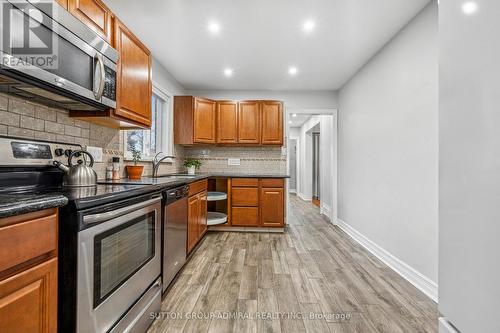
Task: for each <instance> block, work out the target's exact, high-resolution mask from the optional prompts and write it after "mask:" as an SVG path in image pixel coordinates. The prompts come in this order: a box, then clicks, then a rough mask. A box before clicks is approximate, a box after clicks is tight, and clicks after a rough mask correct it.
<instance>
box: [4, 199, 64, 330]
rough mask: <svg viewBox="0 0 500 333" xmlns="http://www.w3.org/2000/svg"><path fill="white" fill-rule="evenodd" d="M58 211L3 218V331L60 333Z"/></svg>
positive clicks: (52, 210)
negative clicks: (58, 312)
mask: <svg viewBox="0 0 500 333" xmlns="http://www.w3.org/2000/svg"><path fill="white" fill-rule="evenodd" d="M57 220H58V212H57V209H56V208H52V209H46V210H42V211H38V212H33V213H28V214H23V215H18V216H12V217H7V218H1V219H0V257H1V259H0V332H9V333H17V332H19V333H24V332H30V333H31V332H43V333H55V332H57V232H58V231H57Z"/></svg>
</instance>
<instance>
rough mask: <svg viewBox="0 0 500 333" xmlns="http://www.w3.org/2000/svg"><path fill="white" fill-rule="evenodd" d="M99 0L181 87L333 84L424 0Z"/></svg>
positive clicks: (324, 86)
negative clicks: (216, 27)
mask: <svg viewBox="0 0 500 333" xmlns="http://www.w3.org/2000/svg"><path fill="white" fill-rule="evenodd" d="M104 1H105V3H106V4H107V5H109V7H110V8H111V9H112V10H113V12H115V13H116V14H117V15H118V16H119V17H120V18H121V19H122V21H124V22H125V24H126V25H127V26H128V27H129V28H130V29H131V30H132V31H134V33H135V34H136V35H138V36H139V38H140V39H141V40H142V41H143V42H145V44H146V45H147V46H148V47H149V48H150V49H151V51H152V52H153V55H154V56H155V58H156V59H158V61H159V62H160V63H161V64H163V65H164V66H165V68H167V70H168V71H169V72H170V73H171V74H172V75H173V76H174V77H175V78H176V79H177V80H178V81H179V83H180V84H182V85H183V86H184V87H185V88H187V89H233V90H234V89H261V90H336V89H338V88H340V87H341V86H342V85H343V84H344V83H345V82H346V81H347V80H348V79H349V78H350V77H351V76H352V75H353V74H354V73H355V72H356V71H357V70H358V69H359V68H360V67H361V66H362V65H363V64H365V63H366V61H367V60H368V59H370V58H371V57H372V56H373V55H374V54H375V53H376V52H377V51H378V50H379V49H380V48H381V47H382V46H383V45H384V44H385V43H386V42H387V41H388V40H390V38H391V37H393V36H394V35H395V34H396V33H397V32H398V31H399V30H400V29H401V28H402V27H403V26H404V25H405V24H406V23H407V22H408V21H409V20H410V19H411V18H412V17H414V16H415V15H416V14H417V13H418V12H419V11H420V10H421V9H422V8H423V7H425V5H426V4H427V3H428V2H429V1H430V0H308V1H303V0H251V1H243V0H239V1H237V0H211V1H207V0H189V1H188V0H148V1H137V0H104ZM306 20H313V21H314V22H315V29H314V30H313V31H312V32H311V33H305V32H304V31H303V30H302V26H303V23H304V22H305V21H306ZM210 21H217V22H218V23H219V24H220V32H219V34H218V35H217V36H214V35H212V34H211V33H209V32H208V29H207V27H208V25H209V22H210ZM291 66H295V67H297V69H298V73H297V75H296V76H294V77H291V76H290V75H289V74H288V69H289V67H291ZM226 67H230V68H232V69H233V70H234V74H233V76H232V77H231V78H226V77H225V76H224V75H223V71H224V69H225V68H226Z"/></svg>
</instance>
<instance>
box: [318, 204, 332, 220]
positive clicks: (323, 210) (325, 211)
mask: <svg viewBox="0 0 500 333" xmlns="http://www.w3.org/2000/svg"><path fill="white" fill-rule="evenodd" d="M319 213H320V214H321V215H324V216H326V217H327V218H328V219H329V220H330V221H331V220H332V209H331V208H330V206H328V205H326V204H323V203H322V204H321V205H320V207H319Z"/></svg>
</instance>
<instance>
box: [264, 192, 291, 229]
mask: <svg viewBox="0 0 500 333" xmlns="http://www.w3.org/2000/svg"><path fill="white" fill-rule="evenodd" d="M284 212H285V196H284V189H283V188H261V190H260V225H261V226H262V227H283V226H284V223H285V216H284Z"/></svg>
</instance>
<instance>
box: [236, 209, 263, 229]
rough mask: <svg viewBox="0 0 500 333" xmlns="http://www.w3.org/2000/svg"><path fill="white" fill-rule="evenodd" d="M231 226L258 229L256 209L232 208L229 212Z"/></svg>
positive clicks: (257, 212) (257, 211) (257, 210)
mask: <svg viewBox="0 0 500 333" xmlns="http://www.w3.org/2000/svg"><path fill="white" fill-rule="evenodd" d="M231 224H232V225H233V226H236V227H258V226H259V208H258V207H233V208H232V210H231Z"/></svg>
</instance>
